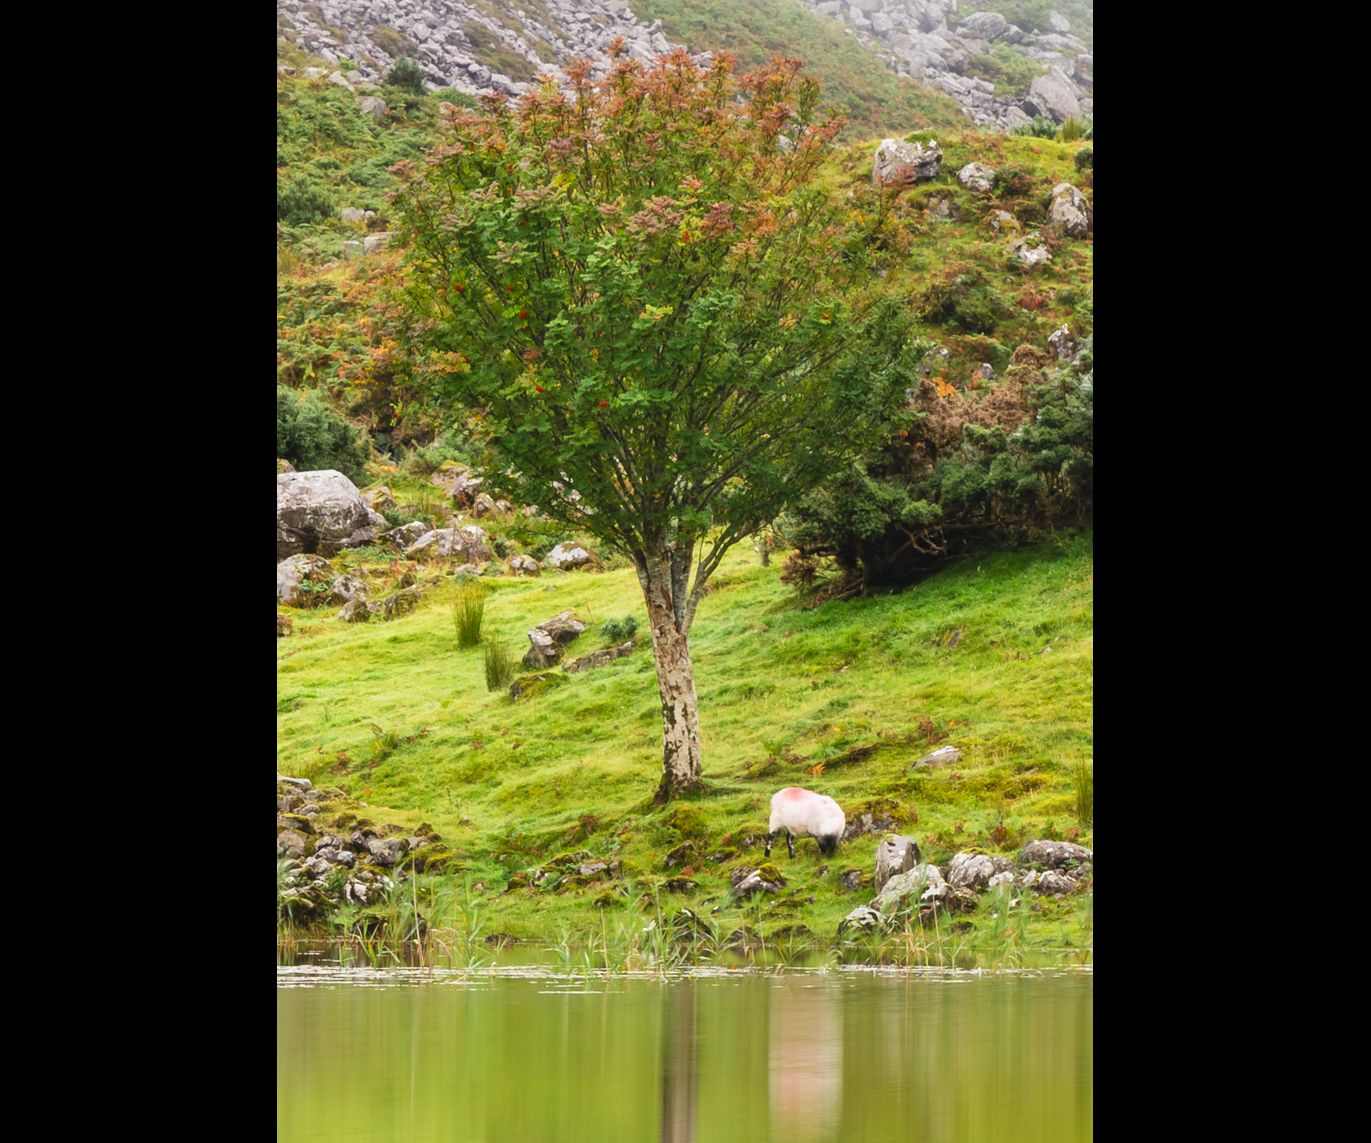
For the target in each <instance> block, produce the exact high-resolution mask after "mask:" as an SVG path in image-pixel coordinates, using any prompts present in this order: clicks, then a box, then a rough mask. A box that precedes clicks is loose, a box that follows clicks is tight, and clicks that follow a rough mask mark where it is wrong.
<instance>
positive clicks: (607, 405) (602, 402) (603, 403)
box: [600, 401, 609, 409]
mask: <svg viewBox="0 0 1371 1143" xmlns="http://www.w3.org/2000/svg"><path fill="white" fill-rule="evenodd" d="M600 408H602V409H608V408H609V402H608V401H601V402H600Z"/></svg>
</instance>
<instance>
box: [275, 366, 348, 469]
mask: <svg viewBox="0 0 1371 1143" xmlns="http://www.w3.org/2000/svg"><path fill="white" fill-rule="evenodd" d="M276 455H277V456H278V457H283V458H285V459H286V460H288V461H290V463H291V464H293V465H294V466H295V468H296V470H297V471H299V472H309V471H314V470H317V469H321V468H335V469H337V470H338V471H339V472H341V473H342V474H343V475H344V476H346V477H348V479H350V480H352V481H353V482H354V483H356V484H361V483H362V482H363V481H364V480H365V479H366V476H365V470H364V466H365V465H366V462H367V456H368V450H367V446H366V444H365V443H364V437H363V434H362V432H361V431H360V430H359V429H357V428H355V427H353V426H352V425H350V424H348V422H347V421H345V420H344V419H343V418H342V417H340V416H339V415H338V414H337V413H335V412H334V411H333V410H332V409H330V408H329V407H328V406H327V405H325V404H324V403H323V401H321V400H320V399H319V397H318V396H317V394H314V393H304V394H298V393H296V392H295V391H294V390H293V389H287V388H286V387H285V386H284V385H278V386H277V387H276Z"/></svg>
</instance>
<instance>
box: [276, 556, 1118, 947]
mask: <svg viewBox="0 0 1371 1143" xmlns="http://www.w3.org/2000/svg"><path fill="white" fill-rule="evenodd" d="M1091 568H1092V557H1091V545H1090V540H1089V538H1088V537H1084V538H1082V537H1068V538H1064V539H1062V540H1061V541H1060V542H1058V543H1056V544H1054V545H1049V546H1047V547H1041V548H1037V549H1031V550H1025V551H1021V552H1017V553H1000V554H994V555H987V556H985V557H983V558H981V559H978V560H969V561H966V562H964V563H962V564H961V565H959V566H956V567H954V568H951V569H949V570H948V571H946V572H944V573H942V574H941V575H939V576H937V577H934V578H933V579H931V580H929V581H927V582H925V583H924V584H922V585H920V586H919V587H917V588H915V589H913V590H910V591H907V592H905V593H903V594H900V595H890V596H882V597H875V598H868V599H861V600H854V601H850V602H842V603H828V604H825V605H823V606H821V607H818V608H809V609H807V608H805V607H803V606H802V605H801V604H800V603H799V601H798V600H797V599H796V597H795V596H794V595H793V594H792V593H791V592H790V591H789V589H787V588H785V587H783V586H782V585H781V584H780V583H779V582H778V579H777V575H778V569H777V568H776V567H774V566H773V567H770V568H763V567H760V566H759V565H758V563H757V557H756V555H755V554H754V553H752V552H750V551H747V550H746V549H743V550H735V552H734V553H732V554H731V556H730V558H729V559H727V560H726V561H725V563H724V566H723V568H722V569H721V572H720V573H719V575H718V578H717V581H716V584H715V590H714V591H712V592H711V593H710V594H709V595H708V596H707V597H706V598H705V599H704V601H703V602H702V604H701V606H700V612H699V615H698V618H697V620H696V624H695V627H694V629H693V631H692V652H693V656H694V661H695V666H696V682H697V688H698V691H699V696H700V719H701V734H702V741H703V749H704V773H705V778H706V780H707V784H708V787H707V790H706V792H704V793H703V794H702V795H701V796H700V797H698V798H695V799H691V800H689V801H687V802H684V803H680V802H678V803H673V804H672V805H671V806H668V807H666V808H664V809H661V810H656V811H654V810H652V809H651V807H650V806H649V804H648V801H649V798H650V796H651V794H652V792H653V789H654V788H655V786H656V783H657V781H658V779H659V777H660V771H661V714H660V705H659V700H658V697H657V688H656V680H655V675H654V672H653V668H652V658H651V653H650V651H649V650H648V649H647V648H646V647H643V648H640V649H639V650H638V651H636V652H635V653H634V654H633V655H631V656H629V657H627V658H625V659H622V660H619V661H617V662H615V663H613V664H610V665H609V666H606V667H602V668H598V669H596V670H593V671H589V672H586V673H585V674H582V675H576V676H571V677H570V678H568V680H567V682H566V684H565V685H563V686H560V687H557V688H555V689H549V690H546V691H544V692H542V693H539V694H537V695H535V696H532V697H530V698H528V699H525V700H522V701H520V702H519V703H511V702H510V701H509V700H508V698H507V697H506V696H505V695H503V694H502V693H498V692H497V693H491V692H489V691H487V689H486V678H485V662H484V654H483V652H482V651H481V650H480V649H478V648H473V649H471V650H467V651H457V650H454V644H453V638H452V629H451V627H450V626H449V623H450V617H449V615H448V602H449V600H450V599H451V597H452V595H453V594H454V593H455V590H456V588H455V585H442V586H439V587H435V588H433V589H432V590H431V591H430V592H429V593H427V594H426V595H425V596H424V599H423V603H422V605H421V607H420V609H419V610H418V611H416V612H415V613H413V614H411V615H408V616H405V617H404V618H401V619H398V620H395V621H394V622H391V623H373V624H367V625H355V626H350V625H347V624H344V623H342V622H340V621H338V620H336V619H334V618H333V617H332V613H313V614H312V613H309V612H295V613H293V614H294V617H295V619H296V634H295V635H293V636H292V637H291V638H289V639H285V640H281V641H280V643H279V646H278V673H279V684H278V702H277V707H278V727H279V736H278V758H277V766H278V770H279V771H280V772H281V773H286V774H294V775H299V776H305V777H309V778H312V779H314V780H315V781H316V782H320V783H323V784H325V785H332V784H337V785H338V786H340V787H342V788H343V789H344V790H345V791H346V792H347V793H348V794H349V795H351V796H352V797H353V798H356V799H359V800H361V801H364V802H366V803H367V805H368V807H369V808H368V809H367V810H365V811H364V812H365V813H366V814H367V815H368V816H370V817H372V818H373V819H375V820H377V821H378V822H379V821H385V820H391V821H399V822H402V823H404V824H407V825H410V826H413V825H414V824H415V823H417V822H418V821H420V820H424V821H428V822H431V823H432V824H433V826H434V827H435V828H436V829H437V830H438V831H439V832H440V833H441V834H442V836H443V839H444V844H445V845H448V846H450V847H451V848H452V850H453V851H454V852H455V853H456V854H457V857H458V861H457V864H456V865H455V867H454V868H453V869H451V870H450V875H451V876H453V877H464V878H469V879H470V880H471V881H472V882H473V883H479V884H481V885H483V886H484V887H485V888H484V893H483V894H482V897H481V902H480V904H481V915H482V919H483V924H484V926H485V929H486V931H488V932H491V933H505V934H510V935H513V936H515V937H520V938H525V939H536V940H543V941H546V940H549V939H551V938H552V937H553V936H554V935H555V934H556V933H557V932H558V931H559V929H561V928H565V929H567V930H568V931H570V932H574V933H586V932H589V931H590V930H591V929H592V928H594V927H599V926H600V924H601V910H603V913H604V915H606V916H608V918H609V924H610V927H611V929H614V928H615V926H619V925H627V926H628V928H630V929H632V928H633V926H635V925H639V924H640V923H645V920H646V918H645V915H644V914H643V912H642V908H643V907H644V902H645V900H646V897H644V894H647V895H648V896H650V895H651V894H652V893H653V892H657V891H660V887H661V885H662V884H663V883H664V882H665V880H666V879H667V878H670V877H679V876H688V877H690V878H691V879H692V880H694V881H695V882H696V883H697V885H698V890H696V891H695V892H694V893H690V894H686V895H683V896H678V895H671V896H669V897H667V896H666V895H665V894H663V899H664V900H667V901H668V902H669V904H670V908H671V910H672V911H673V912H674V910H675V909H676V908H677V907H679V906H682V905H684V906H689V907H690V908H691V909H692V910H694V911H695V912H696V913H698V914H700V915H702V916H709V917H710V918H711V923H712V924H714V925H715V926H716V927H717V928H719V929H721V930H722V931H723V932H725V933H728V932H732V931H733V930H734V929H736V928H738V927H739V926H744V927H747V928H749V929H751V930H755V931H756V932H757V933H758V934H759V936H760V937H761V939H763V940H765V939H768V938H769V937H770V936H771V935H774V934H775V933H776V932H778V931H780V930H783V929H786V928H792V929H793V927H794V926H796V925H803V926H805V927H806V928H807V929H808V930H809V931H810V932H812V933H813V934H814V935H815V938H816V939H817V940H818V941H819V942H820V943H824V942H831V938H832V936H833V934H834V933H835V931H836V928H837V924H838V921H839V920H841V919H842V917H843V916H844V915H846V913H847V912H848V911H849V910H851V909H852V908H853V907H855V906H856V905H857V904H862V903H865V902H866V900H867V899H869V896H870V894H866V893H848V892H845V891H844V890H843V889H842V888H841V886H840V884H839V882H838V875H839V874H840V873H841V872H842V871H843V870H845V869H848V868H859V869H862V870H863V871H868V872H869V869H870V867H871V865H872V863H873V861H874V852H875V845H876V841H877V839H876V838H875V837H867V838H862V839H858V840H855V841H853V842H851V843H847V844H845V845H844V846H842V847H841V848H840V849H839V851H838V854H837V856H836V857H835V858H833V859H830V860H827V861H825V860H823V859H822V858H821V857H820V855H819V853H818V851H817V849H816V847H815V846H814V843H813V842H812V841H810V840H808V839H806V840H804V841H801V842H799V843H798V844H797V847H796V858H795V860H794V861H793V862H791V861H788V860H787V859H786V858H785V856H784V850H783V849H782V850H781V851H780V852H781V856H780V859H779V860H777V859H776V854H775V853H774V852H773V861H776V863H777V864H778V866H779V867H780V869H781V870H782V872H783V873H784V874H785V876H786V878H787V882H788V884H787V886H786V887H785V889H783V890H782V891H781V893H780V894H778V895H777V896H776V897H774V898H773V897H768V898H766V899H765V900H762V901H755V900H754V901H749V902H734V903H727V902H726V898H727V894H728V874H729V873H730V872H731V871H732V870H734V869H736V868H738V867H740V866H742V865H751V866H755V865H756V864H757V863H758V862H759V861H760V860H761V848H760V845H757V846H756V847H755V848H749V847H748V846H747V844H746V841H747V837H748V835H752V836H754V837H756V836H758V835H760V834H762V833H764V831H765V827H766V817H767V806H768V803H769V799H770V796H771V794H772V793H773V792H774V791H775V790H776V789H777V788H779V787H780V786H783V785H788V784H803V785H807V786H810V787H812V788H817V789H819V790H822V791H824V792H827V793H830V794H832V795H833V796H834V797H836V798H837V799H838V800H839V802H840V803H841V804H843V805H844V806H845V808H847V809H848V811H849V814H855V811H856V808H857V807H859V806H860V805H862V804H863V803H865V802H868V801H870V800H873V799H877V798H884V799H888V800H890V801H892V802H893V803H894V804H895V805H896V806H897V807H898V809H899V815H898V824H899V827H900V828H901V829H903V830H904V831H905V832H910V833H912V834H913V835H914V836H915V837H916V838H917V840H918V842H919V845H920V847H921V848H922V850H923V852H924V854H925V856H926V858H927V859H928V860H932V861H935V862H946V861H947V860H949V859H950V858H951V857H952V855H953V854H955V853H957V852H959V851H960V850H963V849H968V848H971V847H973V846H980V847H982V848H984V849H986V850H987V851H988V852H1003V853H1006V854H1013V853H1015V852H1017V849H1018V848H1019V847H1020V846H1022V845H1023V844H1024V843H1026V842H1027V841H1029V840H1032V839H1033V838H1034V837H1040V836H1056V837H1061V836H1075V837H1077V838H1078V839H1079V840H1080V841H1081V842H1082V843H1084V844H1087V845H1089V844H1092V843H1093V835H1092V833H1091V831H1090V829H1089V828H1088V827H1087V828H1086V829H1079V828H1078V823H1077V800H1076V787H1075V781H1074V771H1075V769H1076V767H1077V766H1078V765H1079V764H1080V763H1082V762H1083V761H1085V760H1088V759H1090V758H1091V757H1092V756H1093V736H1092V725H1091V659H1092V635H1091V580H1092V574H1091ZM485 582H486V583H487V584H488V586H489V587H490V588H491V592H490V595H489V597H488V598H487V602H486V611H485V632H486V635H487V638H489V639H491V640H493V641H497V642H499V643H500V644H502V645H509V646H515V645H519V646H522V645H523V643H524V642H525V639H524V632H526V631H527V630H528V629H529V628H530V627H532V626H533V625H534V624H536V623H538V622H540V621H541V620H543V619H546V618H548V617H549V616H551V615H554V614H556V613H557V612H558V611H561V610H564V609H567V608H573V609H575V610H576V611H577V612H578V614H579V615H580V616H581V617H582V618H583V619H585V620H587V621H588V622H589V623H597V622H600V621H603V619H604V618H606V617H609V616H619V615H623V614H625V613H635V612H636V613H639V614H641V612H642V604H641V596H640V594H639V587H638V584H637V581H636V579H635V577H634V575H633V573H632V572H630V571H627V570H619V571H611V572H606V573H603V574H595V575H592V574H586V573H573V574H569V575H555V576H543V577H540V578H538V579H532V580H513V579H511V580H505V579H503V578H496V579H491V580H487V581H485ZM958 626H962V627H965V634H964V635H963V637H962V638H961V639H960V640H959V642H958V643H957V645H956V647H955V648H952V649H950V650H949V649H947V648H945V647H943V646H940V644H939V637H940V636H941V635H942V634H943V633H945V632H946V631H947V630H948V629H949V628H953V627H958ZM587 642H588V641H587ZM1049 645H1050V646H1051V651H1050V652H1047V653H1044V651H1043V649H1044V648H1045V647H1047V646H1049ZM579 651H580V648H578V647H576V645H575V644H573V645H572V647H571V648H570V654H572V655H575V654H576V653H579ZM381 728H384V730H383V729H381ZM921 728H922V729H921ZM940 733H941V734H945V735H946V737H945V739H943V738H939V734H940ZM943 742H947V743H951V744H953V745H955V746H957V747H958V748H960V749H961V750H962V752H963V758H962V761H961V762H960V763H959V764H958V765H957V766H955V767H951V768H940V769H936V770H933V771H930V772H918V773H911V772H910V770H909V766H910V764H911V763H912V762H914V761H915V760H916V759H917V758H919V757H921V756H922V754H924V753H926V752H927V751H928V750H929V749H931V748H932V745H933V744H934V743H937V744H939V745H941V744H943ZM683 810H684V811H696V812H693V813H692V812H685V813H683V812H682V811H683ZM701 834H703V836H700V835H701ZM992 834H993V837H992ZM691 838H693V839H695V840H694V850H693V851H692V853H691V854H690V855H688V856H687V858H686V862H685V866H684V868H682V867H680V866H678V867H677V868H675V869H672V870H666V869H664V867H663V859H664V857H665V855H666V854H667V853H668V852H670V851H671V850H672V849H674V848H675V847H676V846H678V845H680V844H681V843H682V842H683V841H687V840H690V839H691ZM723 847H728V848H732V849H734V850H736V853H735V854H733V855H731V856H728V855H726V856H727V859H726V860H724V861H723V862H721V863H718V864H716V863H712V862H710V861H708V860H707V859H706V857H707V855H708V854H710V853H713V852H715V851H717V850H719V849H721V848H723ZM581 851H585V852H588V853H589V854H591V855H592V856H593V857H603V858H606V859H610V860H617V861H622V862H623V863H624V873H625V879H626V880H628V881H631V882H632V883H633V886H634V888H633V892H632V893H631V894H630V893H627V892H625V891H624V884H623V883H622V882H611V881H607V880H606V881H604V882H603V883H599V882H596V881H595V879H593V878H592V879H590V882H589V883H585V884H583V883H581V881H582V879H580V878H579V877H577V876H576V875H575V874H574V873H573V874H567V873H566V872H565V869H564V868H563V869H558V870H554V871H553V872H552V873H551V874H550V875H549V876H548V877H547V878H545V879H544V881H543V883H542V885H541V886H539V887H523V888H515V889H513V891H511V892H508V893H504V892H502V891H503V890H504V889H505V887H506V886H507V885H508V884H509V883H510V879H511V878H512V877H515V876H516V875H517V874H519V873H521V872H523V871H528V870H531V869H536V868H538V867H539V866H543V865H546V864H547V863H549V862H551V861H552V860H553V859H554V858H555V857H556V856H557V855H560V854H575V853H578V852H581ZM823 867H827V872H825V873H822V874H821V868H823ZM606 893H608V897H605V896H604V895H605V894H606ZM810 898H812V901H811V900H810ZM597 899H600V900H601V902H602V903H601V905H600V906H598V907H597V906H596V905H595V903H594V902H595V901H596V900H597ZM1030 903H1032V902H1030V901H1029V900H1027V899H1026V900H1025V906H1024V907H1025V908H1026V907H1027V906H1028V905H1029V904H1030ZM716 907H721V912H719V913H717V914H714V913H712V912H711V910H712V909H714V908H716ZM1025 916H1026V918H1027V919H1026V920H1025V921H1023V922H1021V923H1022V924H1023V925H1026V926H1027V929H1026V935H1025V936H1024V937H1023V940H1024V941H1026V942H1027V944H1026V945H1025V947H1030V948H1034V949H1043V948H1051V949H1060V948H1062V947H1064V945H1067V944H1069V947H1072V948H1075V949H1079V948H1081V947H1082V944H1083V943H1085V944H1088V943H1089V942H1088V934H1087V933H1086V930H1085V929H1084V927H1083V926H1084V925H1085V924H1086V920H1087V919H1088V907H1087V902H1086V899H1085V898H1084V897H1073V898H1069V899H1068V900H1066V901H1064V902H1061V903H1053V902H1047V903H1044V904H1042V905H1041V908H1040V910H1039V911H1038V912H1033V913H1028V914H1025ZM957 920H959V921H961V920H962V918H957ZM965 920H966V921H967V922H969V923H970V924H971V926H972V929H971V930H969V931H968V933H967V934H965V936H966V940H967V941H968V942H970V944H968V947H971V944H974V943H975V941H976V940H981V938H980V937H977V935H976V934H977V933H978V932H980V930H981V928H982V927H984V926H990V925H992V923H993V919H992V917H991V911H990V910H988V909H986V908H984V907H983V908H982V909H981V910H978V912H977V913H976V914H973V915H971V916H970V917H968V918H965ZM985 939H989V938H985Z"/></svg>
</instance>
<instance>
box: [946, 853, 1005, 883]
mask: <svg viewBox="0 0 1371 1143" xmlns="http://www.w3.org/2000/svg"><path fill="white" fill-rule="evenodd" d="M1013 867H1014V863H1013V862H1012V861H1010V860H1009V858H1007V857H989V856H987V855H986V854H984V853H959V854H957V856H956V857H954V858H953V859H952V862H951V864H950V865H948V867H947V883H948V884H949V885H951V886H952V887H953V888H954V889H984V888H985V887H986V886H987V885H988V884H989V883H990V879H991V878H992V877H994V876H995V874H997V873H1004V872H1006V871H1008V870H1011V869H1012V868H1013Z"/></svg>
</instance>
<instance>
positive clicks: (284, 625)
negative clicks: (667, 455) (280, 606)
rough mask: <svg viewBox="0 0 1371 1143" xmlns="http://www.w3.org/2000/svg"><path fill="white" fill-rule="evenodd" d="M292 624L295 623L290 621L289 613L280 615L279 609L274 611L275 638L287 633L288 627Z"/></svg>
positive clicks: (288, 632) (292, 625) (288, 631)
mask: <svg viewBox="0 0 1371 1143" xmlns="http://www.w3.org/2000/svg"><path fill="white" fill-rule="evenodd" d="M294 626H295V624H294V623H293V622H292V621H291V618H290V616H289V615H282V614H281V613H280V612H279V611H278V612H277V613H276V638H278V639H279V638H281V636H282V635H289V634H290V629H291V628H292V627H294Z"/></svg>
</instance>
